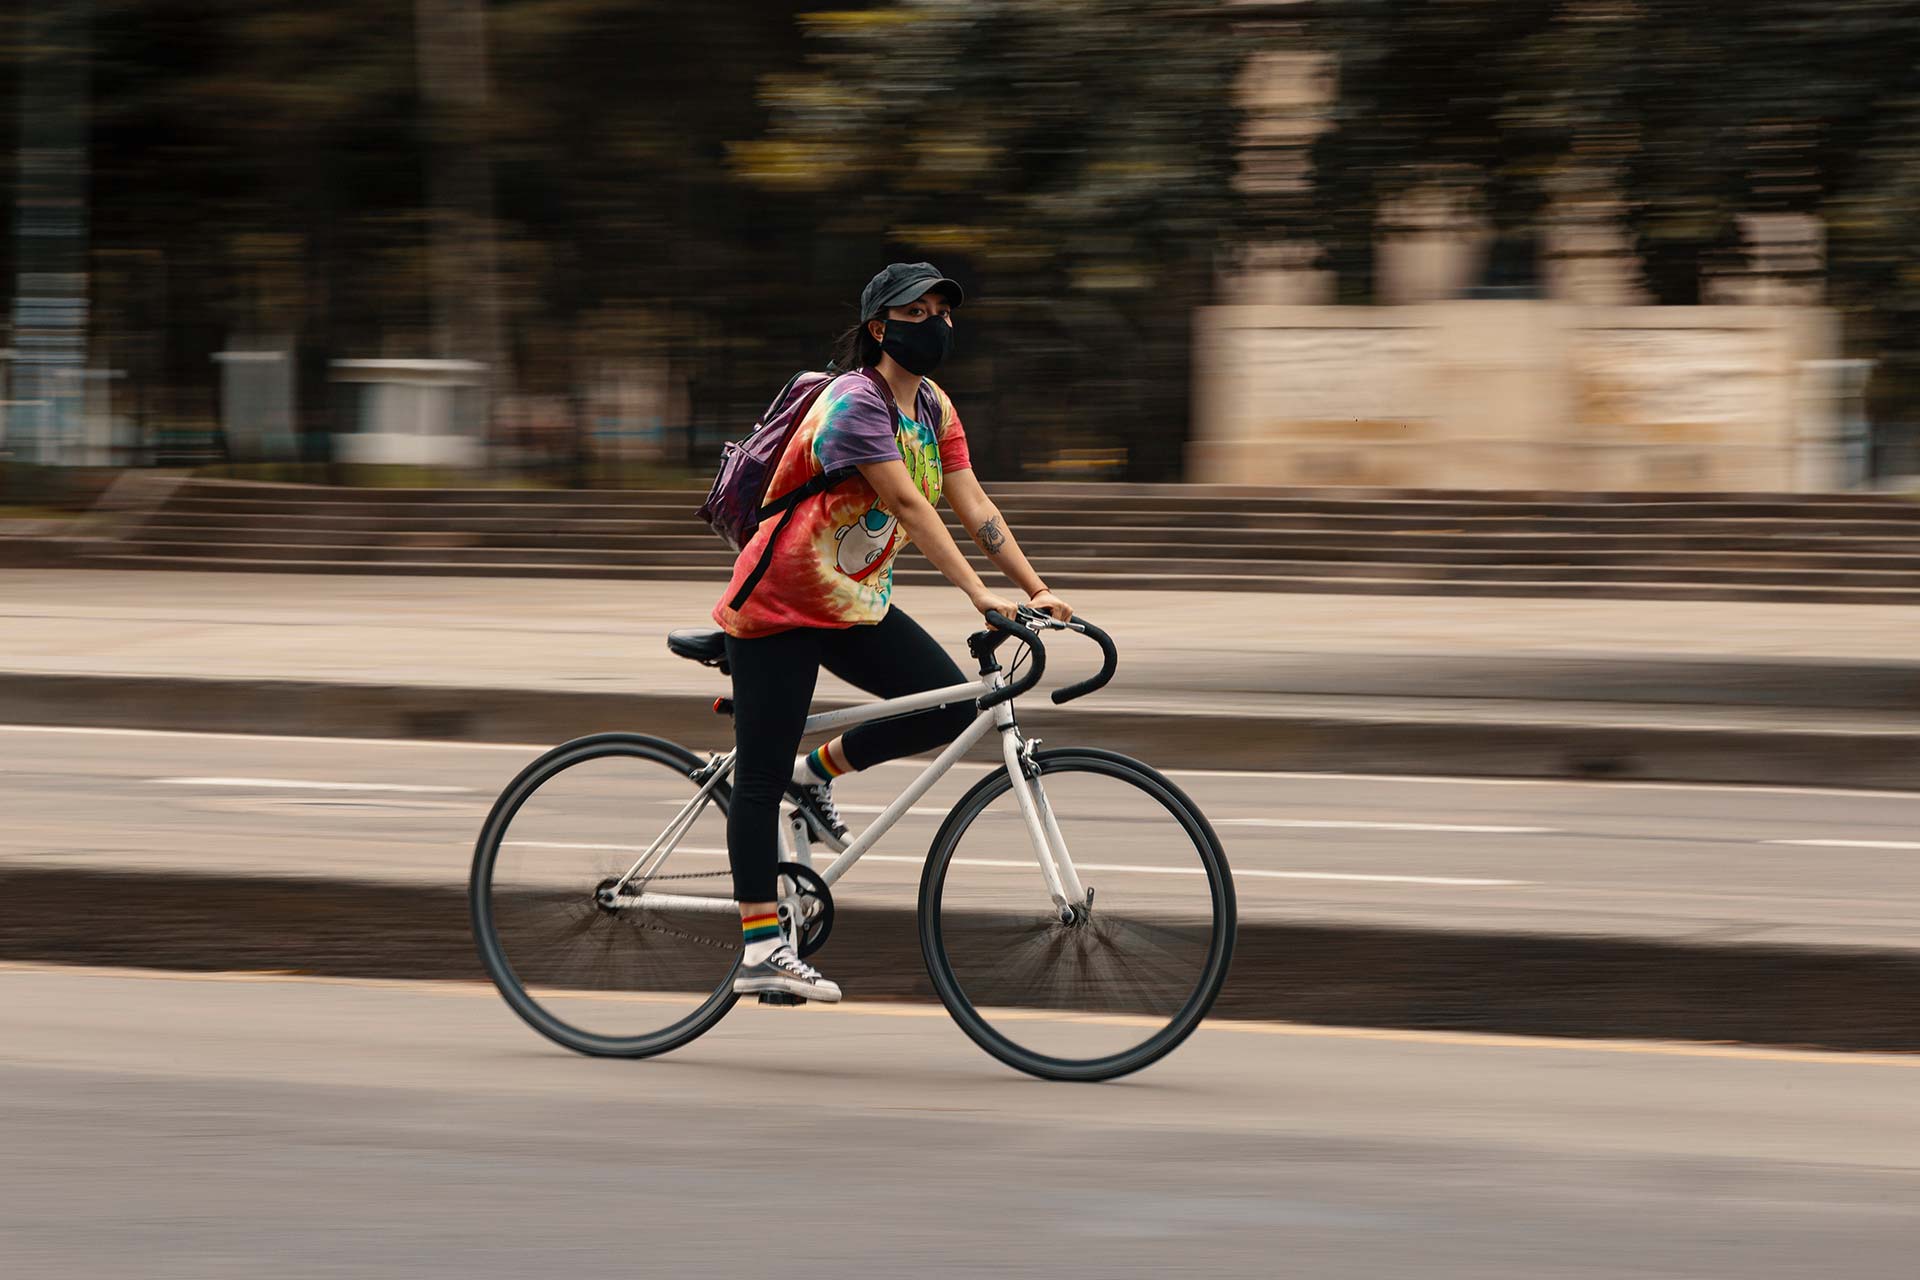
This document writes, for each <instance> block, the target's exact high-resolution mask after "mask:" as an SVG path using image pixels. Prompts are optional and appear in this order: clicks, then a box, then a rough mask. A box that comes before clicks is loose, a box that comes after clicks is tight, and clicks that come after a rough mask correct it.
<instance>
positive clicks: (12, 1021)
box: [0, 967, 1920, 1280]
mask: <svg viewBox="0 0 1920 1280" xmlns="http://www.w3.org/2000/svg"><path fill="white" fill-rule="evenodd" d="M1916 1100H1920V1059H1912V1058H1888V1057H1871V1056H1864V1055H1856V1056H1829V1055H1816V1054H1795V1053H1787V1052H1769V1051H1753V1050H1740V1049H1732V1048H1715V1047H1711V1046H1666V1045H1647V1044H1636V1043H1614V1044H1594V1043H1588V1042H1571V1041H1552V1040H1537V1041H1526V1040H1518V1039H1506V1038H1497V1037H1470V1036H1440V1035H1422V1034H1417V1033H1395V1032H1345V1031H1340V1030H1337V1029H1318V1030H1310V1029H1302V1028H1290V1027H1286V1026H1282V1025H1274V1024H1239V1025H1234V1026H1218V1027H1212V1028H1207V1029H1203V1030H1202V1031H1201V1032H1200V1033H1199V1034H1197V1035H1196V1036H1195V1038H1194V1039H1193V1040H1192V1041H1190V1042H1189V1043H1188V1044H1187V1045H1186V1046H1185V1047H1183V1048H1182V1049H1181V1050H1180V1051H1179V1052H1178V1053H1176V1054H1175V1055H1174V1056H1173V1057H1172V1058H1170V1059H1169V1060H1167V1061H1166V1062H1164V1063H1162V1064H1161V1065H1160V1066H1158V1067H1156V1068H1154V1069H1152V1070H1150V1071H1148V1072H1146V1073H1143V1074H1141V1075H1139V1076H1136V1077H1133V1078H1131V1079H1129V1080H1126V1081H1122V1082H1118V1083H1115V1084H1110V1085H1100V1086H1062V1085H1050V1084H1044V1083H1041V1082H1038V1081H1033V1080H1029V1079H1026V1078H1025V1077H1022V1076H1019V1075H1017V1074H1014V1073H1011V1072H1008V1071H1006V1070H1005V1069H1003V1068H1001V1067H1000V1066H998V1065H997V1064H995V1063H994V1062H992V1061H991V1060H989V1059H987V1058H986V1057H984V1056H983V1055H981V1054H980V1053H979V1052H978V1051H977V1050H975V1049H974V1048H973V1046H972V1045H970V1044H969V1043H968V1042H967V1041H966V1040H965V1039H964V1038H963V1037H962V1036H961V1035H960V1033H959V1032H958V1031H957V1030H956V1029H955V1028H954V1027H953V1026H952V1025H951V1024H950V1023H948V1021H947V1020H946V1019H945V1018H944V1016H943V1015H941V1014H940V1013H939V1011H937V1010H930V1009H909V1008H901V1007H897V1006H894V1007H887V1006H868V1007H861V1006H857V1005H855V1006H846V1007H843V1008H841V1009H837V1010H830V1009H816V1008H808V1009H803V1010H763V1009H758V1008H742V1009H741V1010H739V1011H737V1012H736V1013H735V1014H734V1016H732V1017H730V1018H729V1019H728V1020H727V1021H726V1022H725V1023H723V1024H722V1025H721V1026H720V1028H718V1029H717V1030H716V1031H714V1032H713V1033H712V1034H710V1035H709V1036H707V1037H706V1038H705V1039H704V1040H702V1041H700V1042H698V1043H697V1044H695V1045H693V1046H691V1047H689V1048H687V1049H685V1050H683V1051H681V1052H680V1053H679V1054H677V1055H673V1056H671V1057H667V1058H662V1059H656V1060H652V1061H648V1062H640V1063H624V1062H608V1061H594V1060H588V1059H584V1058H578V1057H574V1056H571V1055H568V1054H566V1053H564V1052H563V1051H560V1050H557V1049H554V1048H552V1047H551V1046H548V1045H546V1044H545V1043H544V1042H541V1041H539V1040H537V1039H536V1038H535V1037H534V1036H533V1035H532V1034H531V1033H530V1032H528V1031H527V1030H526V1029H525V1028H524V1027H522V1026H521V1025H520V1024H519V1023H517V1022H516V1021H515V1020H514V1019H513V1018H512V1017H511V1015H510V1014H509V1013H508V1012H507V1010H506V1009H505V1008H504V1007H503V1006H502V1005H501V1004H500V1002H499V1001H498V1000H497V999H496V998H494V997H493V995H492V993H491V992H490V991H488V990H487V989H485V988H483V987H479V986H477V985H467V984H445V985H435V984H428V983H398V984H372V983H354V982H337V981H323V980H312V979H287V978H264V977H252V978H250V977H246V976H243V975H225V976H222V975H213V976H207V975H202V976H188V975H162V974H143V973H139V972H137V971H118V972H115V971H78V970H45V969H32V968H22V967H0V1133H4V1135H5V1140H4V1141H3V1142H0V1258H4V1259H5V1262H6V1266H5V1270H6V1272H7V1273H8V1274H10V1275H20V1276H50V1277H53V1276H57V1277H63V1278H71V1280H82V1278H84V1277H123V1276H125V1277H142V1278H143V1280H170V1278H173V1277H181V1278H187V1277H191V1278H192V1280H218V1278H220V1277H246V1278H247V1280H253V1278H254V1277H258V1276H263V1275H273V1276H287V1277H309V1276H311V1277H341V1276H370V1277H383V1278H384V1277H395V1276H407V1277H413V1276H422V1277H431V1276H459V1277H462V1278H463V1280H464V1278H469V1277H473V1278H479V1277H495V1276H498V1277H509V1276H510V1277H525V1276H546V1275H552V1276H570V1277H594V1276H633V1275H643V1276H644V1275H660V1276H685V1275H717V1276H719V1275H724V1276H736V1275H741V1274H779V1275H788V1276H795V1277H814V1276H820V1277H843V1276H850V1277H861V1276H889V1277H891V1276H900V1275H908V1274H914V1275H929V1274H930V1275H938V1276H973V1275H979V1276H1029V1275H1031V1276H1102V1277H1111V1276H1165V1275H1203V1276H1212V1275H1220V1276H1240V1275H1246V1276H1254V1275H1259V1276H1269V1275H1275V1274H1284V1275H1288V1276H1295V1277H1317V1276H1329V1277H1331V1276H1339V1277H1347V1276H1352V1277H1369V1278H1371V1277H1378V1276H1422V1277H1435V1278H1443V1280H1444V1278H1447V1277H1463V1278H1464V1277H1473V1278H1474V1280H1487V1278H1489V1277H1516V1278H1519V1277H1524V1278H1526V1280H1541V1278H1543V1277H1560V1276H1568V1277H1609V1278H1612V1277H1619V1276H1675V1277H1678V1276H1685V1277H1695V1278H1703V1277H1741V1278H1742V1280H1757V1278H1763V1277H1789V1276H1791V1277H1802V1276H1808V1275H1821V1276H1835V1277H1852V1276H1860V1277H1867V1276H1873V1277H1879V1276H1888V1275H1900V1274H1906V1273H1907V1272H1908V1271H1909V1270H1910V1268H1911V1265H1912V1244H1913V1241H1914V1240H1915V1238H1916V1233H1920V1155H1917V1154H1916V1153H1920V1107H1916V1106H1915V1105H1914V1104H1915V1102H1916Z"/></svg>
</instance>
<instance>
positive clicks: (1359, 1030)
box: [0, 961, 1920, 1069]
mask: <svg viewBox="0 0 1920 1280" xmlns="http://www.w3.org/2000/svg"><path fill="white" fill-rule="evenodd" d="M8 974H45V975H52V976H59V977H80V978H118V979H128V980H137V981H149V982H228V983H276V982H277V983H299V984H303V985H307V986H329V987H354V988H361V989H366V990H374V991H406V992H412V993H417V994H421V995H432V996H442V997H445V996H452V997H456V998H467V999H473V998H485V999H490V1000H497V999H499V998H500V997H499V994H498V993H497V992H496V991H495V990H494V989H493V987H492V986H491V985H490V984H488V983H484V982H477V981H475V982H458V981H450V980H436V979H428V978H334V977H325V976H322V975H319V974H307V973H295V972H292V971H289V970H277V969H265V970H252V969H247V970H235V969H223V970H215V971H211V972H208V971H188V970H175V969H132V968H115V967H111V966H104V965H64V964H43V963H36V962H27V961H0V976H5V975H8ZM539 994H542V995H546V996H548V997H549V998H559V999H568V1000H594V1001H602V1002H607V1003H621V1004H690V1003H692V1000H691V999H690V998H689V997H687V996H683V995H661V994H654V993H650V992H637V991H636V992H623V991H554V992H541V993H539ZM799 1012H801V1013H802V1014H803V1016H811V1017H831V1016H834V1015H842V1014H844V1015H851V1016H857V1017H880V1018H945V1017H946V1016H947V1011H946V1010H945V1009H944V1008H942V1007H940V1006H939V1005H929V1004H895V1003H890V1002H887V1001H880V1000H857V1001H852V1002H843V1003H841V1004H837V1005H823V1004H810V1005H806V1006H804V1007H803V1008H802V1009H801V1010H800V1011H799ZM991 1013H992V1016H993V1017H995V1018H998V1019H1001V1020H1006V1021H1019V1022H1038V1021H1050V1022H1076V1023H1083V1024H1089V1025H1096V1026H1133V1027H1157V1026H1160V1025H1162V1021H1163V1020H1161V1019H1157V1018H1148V1017H1141V1016H1138V1015H1132V1014H1094V1013H1069V1014H1063V1013H1053V1012H1047V1011H1043V1010H1036V1009H1001V1010H993V1011H991ZM775 1016H791V1011H788V1010H782V1011H781V1012H780V1014H778V1015H775ZM1201 1033H1203V1034H1227V1035H1258V1036H1290V1037H1296V1038H1300V1039H1315V1040H1377V1041H1383V1042H1386V1043H1391V1044H1425V1045H1444V1046H1452V1047H1458V1048H1468V1049H1541V1050H1555V1051H1559V1052H1567V1053H1616V1054H1629V1055H1634V1056H1642V1057H1660V1058H1723V1059H1729V1060H1733V1061H1744V1062H1799V1063H1806V1064H1809V1065H1823V1066H1851V1067H1905V1068H1909V1069H1911V1068H1920V1054H1909V1053H1846V1052H1839V1051H1832V1050H1820V1049H1768V1048H1759V1047H1756V1046H1751V1045H1742V1044H1726V1043H1715V1042H1704V1041H1670V1040H1579V1039H1573V1038H1570V1037H1566V1036H1523V1035H1508V1034H1502V1033H1498V1032H1478V1031H1413V1030H1398V1029H1393V1028H1386V1027H1344V1026H1319V1025H1315V1024H1311V1023H1304V1022H1251V1021H1240V1020H1235V1019H1218V1018H1216V1019H1214V1020H1212V1021H1209V1022H1207V1023H1206V1024H1205V1025H1204V1026H1202V1027H1201Z"/></svg>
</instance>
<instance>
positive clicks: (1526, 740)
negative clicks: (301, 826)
mask: <svg viewBox="0 0 1920 1280" xmlns="http://www.w3.org/2000/svg"><path fill="white" fill-rule="evenodd" d="M1628 714H1634V713H1631V712H1627V711H1624V710H1623V712H1622V715H1623V717H1624V716H1626V715H1628ZM0 718H4V719H6V720H8V721H11V722H13V723H19V724H44V725H62V726H80V727H114V728H145V729H174V730H186V731H193V732H230V733H284V734H298V735H302V736H316V737H355V738H359V737H380V738H386V737H394V738H421V739H438V740H449V741H476V742H526V743H555V742H561V741H564V740H566V739H568V738H573V737H578V736H581V735H583V734H587V733H597V732H602V731H605V730H610V729H625V730H634V731H640V732H646V733H652V734H656V735H658V736H661V737H666V738H671V739H673V740H675V741H678V742H683V743H685V744H686V745H688V746H690V747H692V748H694V749H696V750H705V749H713V748H717V747H721V746H724V745H726V744H728V743H729V742H730V740H731V736H732V732H731V728H730V726H729V725H728V723H727V722H726V721H725V720H723V719H721V718H719V717H716V716H715V715H714V713H713V709H712V703H711V701H710V699H709V698H708V697H707V696H706V695H703V694H686V693H618V692H604V693H574V692H567V691H549V690H541V689H501V688H460V687H452V686H429V685H379V684H351V683H334V682H323V681H295V680H246V679H230V680H218V679H200V678H190V677H172V676H96V675H61V674H47V673H38V672H0ZM1023 724H1024V725H1025V726H1026V727H1027V730H1028V732H1029V733H1030V734H1033V735H1035V736H1038V737H1041V738H1044V739H1046V740H1047V741H1048V742H1050V743H1053V744H1054V745H1066V744H1069V743H1075V742H1080V743H1096V744H1098V745H1100V746H1103V747H1108V748H1111V749H1113V750H1116V751H1123V752H1126V753H1127V754H1130V755H1136V756H1140V757H1142V758H1144V759H1146V760H1148V761H1149V762H1152V763H1156V764H1158V765H1160V766H1162V767H1185V768H1203V769H1253V770H1269V769H1271V770H1301V771H1309V772H1313V771H1319V772H1345V773H1384V774H1397V773H1417V774H1435V773H1440V774H1448V775H1456V776H1486V777H1518V778H1574V779H1591V780H1660V781H1675V782H1708V783H1747V784H1759V785H1789V786H1815V785H1818V786H1834V787H1861V788H1883V789H1898V790H1913V789H1920V733H1913V732H1905V731H1892V730H1889V731H1872V730H1813V729H1795V728H1741V727H1723V726H1711V725H1708V726H1699V725H1689V724H1682V723H1661V722H1653V723H1620V724H1586V723H1572V722H1552V721H1540V720H1532V721H1492V720H1477V719H1476V720H1466V719H1444V718H1439V717H1433V716H1425V717H1419V718H1415V717H1411V716H1410V717H1407V718H1399V719H1396V718H1390V717H1379V716H1352V717H1330V716H1320V715H1285V714H1277V715H1274V714H1259V713H1226V712H1219V711H1207V710H1199V711H1163V710H1157V709H1152V710H1149V709H1128V708H1119V709H1107V710H1099V709H1094V708H1093V707H1092V706H1091V704H1087V705H1085V706H1076V707H1066V708H1055V707H1053V706H1051V705H1049V704H1047V703H1044V702H1041V703H1033V704H1029V705H1028V706H1027V707H1026V709H1025V711H1024V712H1023Z"/></svg>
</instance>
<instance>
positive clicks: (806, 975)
mask: <svg viewBox="0 0 1920 1280" xmlns="http://www.w3.org/2000/svg"><path fill="white" fill-rule="evenodd" d="M767 963H768V964H770V965H772V966H773V967H774V968H776V969H780V970H784V971H785V972H787V973H789V974H792V975H793V976H794V977H796V978H800V979H803V980H805V981H807V982H818V981H820V971H819V970H818V969H816V968H814V967H813V966H812V965H810V964H808V963H807V962H806V961H804V960H802V959H801V958H800V957H799V956H798V955H796V954H794V950H793V948H792V947H790V946H788V947H781V948H780V949H779V950H778V951H775V952H774V953H773V954H772V955H770V956H768V957H767Z"/></svg>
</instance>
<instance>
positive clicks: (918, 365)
mask: <svg viewBox="0 0 1920 1280" xmlns="http://www.w3.org/2000/svg"><path fill="white" fill-rule="evenodd" d="M880 349H881V350H882V351H884V352H886V353H887V354H888V355H890V356H892V357H893V358H894V361H895V362H896V363H898V364H899V366H900V367H901V368H902V369H905V370H906V371H907V372H908V373H917V374H920V375H921V376H922V377H924V376H926V375H927V374H929V373H932V372H933V371H934V370H935V369H938V368H939V367H940V362H941V361H942V360H945V359H946V358H947V357H948V356H950V355H952V354H953V326H952V325H950V324H948V323H947V322H946V320H945V319H944V318H942V317H940V316H928V317H927V318H926V319H925V320H920V321H911V320H889V321H887V331H886V337H884V338H882V339H881V341H880Z"/></svg>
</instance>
